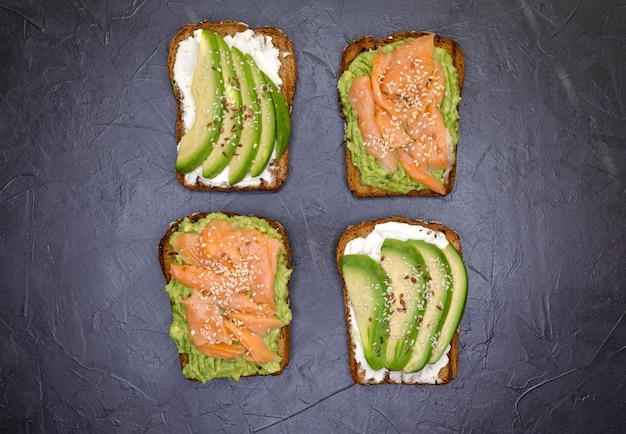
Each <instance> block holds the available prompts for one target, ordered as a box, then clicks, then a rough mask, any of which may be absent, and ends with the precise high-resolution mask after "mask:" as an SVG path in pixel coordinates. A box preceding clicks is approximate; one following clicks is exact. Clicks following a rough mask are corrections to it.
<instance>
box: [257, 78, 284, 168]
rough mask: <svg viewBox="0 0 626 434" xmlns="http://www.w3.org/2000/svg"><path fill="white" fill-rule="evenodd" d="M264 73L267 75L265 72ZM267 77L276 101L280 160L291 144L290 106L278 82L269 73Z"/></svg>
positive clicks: (277, 151) (277, 146)
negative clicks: (275, 82) (277, 84)
mask: <svg viewBox="0 0 626 434" xmlns="http://www.w3.org/2000/svg"><path fill="white" fill-rule="evenodd" d="M263 74H264V75H265V73H263ZM265 79H266V81H267V82H268V83H269V86H270V91H271V92H270V93H271V95H272V101H273V102H274V110H275V111H276V160H278V159H280V157H282V155H283V154H284V153H285V151H286V150H287V146H288V145H289V136H290V134H291V118H290V117H289V106H288V105H287V101H285V98H284V97H283V94H282V93H280V90H278V87H277V86H276V84H274V82H273V81H272V80H271V79H270V78H269V77H268V76H267V75H266V76H265Z"/></svg>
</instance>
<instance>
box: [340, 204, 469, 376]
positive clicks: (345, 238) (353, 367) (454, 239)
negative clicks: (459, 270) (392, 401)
mask: <svg viewBox="0 0 626 434" xmlns="http://www.w3.org/2000/svg"><path fill="white" fill-rule="evenodd" d="M387 222H397V223H406V224H408V225H419V226H423V227H426V228H429V229H432V230H434V231H437V232H441V233H442V234H443V235H445V237H446V239H447V240H448V242H449V243H450V244H451V245H452V246H453V247H454V248H455V249H456V251H457V252H459V255H462V251H461V242H460V239H459V235H458V234H457V233H456V232H455V231H453V230H452V229H450V228H448V227H446V226H444V225H443V224H441V223H438V222H434V221H429V222H425V221H421V220H410V219H407V218H405V217H399V216H392V217H388V218H384V219H380V220H374V221H366V222H362V223H359V224H357V225H354V226H350V227H349V228H347V229H346V230H345V231H344V232H343V234H342V235H341V237H340V238H339V241H338V242H337V248H336V251H335V261H336V264H337V268H338V270H339V275H340V276H341V282H342V284H343V300H344V307H345V311H346V326H347V331H348V355H349V363H350V376H351V377H352V379H353V380H354V382H355V383H357V384H362V385H365V386H369V385H374V384H409V385H431V384H430V383H398V382H397V381H395V380H394V379H392V378H391V377H390V376H389V375H388V374H387V375H385V377H384V378H383V380H382V381H374V380H373V379H367V378H366V375H365V369H364V368H363V367H362V366H361V365H360V364H359V362H358V361H357V360H356V358H355V350H356V344H355V343H354V342H353V341H352V334H351V333H350V329H351V327H352V323H351V320H350V305H349V303H350V302H349V298H348V292H347V289H346V284H345V281H344V279H343V273H342V267H341V260H342V258H343V252H344V251H345V249H346V245H347V244H348V242H350V241H351V240H353V239H355V238H365V237H367V235H368V234H369V233H370V232H372V231H373V230H374V227H375V226H376V225H377V224H380V223H387ZM458 346H459V330H458V329H457V331H456V333H455V334H454V337H453V338H452V341H451V342H450V351H449V352H448V359H449V360H448V364H447V365H446V366H444V367H443V368H441V369H440V370H439V374H438V379H437V382H436V384H437V385H441V384H446V383H449V382H450V381H451V380H452V379H453V378H454V377H456V374H457V366H458V357H459V349H458Z"/></svg>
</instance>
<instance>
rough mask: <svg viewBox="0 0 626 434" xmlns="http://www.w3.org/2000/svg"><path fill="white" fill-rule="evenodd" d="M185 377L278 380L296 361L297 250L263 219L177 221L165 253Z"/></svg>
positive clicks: (208, 216) (218, 215) (203, 216)
mask: <svg viewBox="0 0 626 434" xmlns="http://www.w3.org/2000/svg"><path fill="white" fill-rule="evenodd" d="M158 256H159V262H160V264H161V270H162V272H163V276H164V277H165V282H166V285H165V291H166V292H167V294H168V296H169V299H170V304H171V308H172V323H171V325H170V327H169V334H170V337H171V338H172V340H173V342H174V344H175V346H176V349H177V350H178V353H179V359H180V363H181V367H182V373H183V376H184V377H186V378H188V379H190V380H193V381H200V382H202V383H205V382H207V381H210V380H213V379H215V378H232V379H233V380H234V381H239V379H240V378H241V377H247V376H256V375H278V374H280V373H281V372H282V371H283V369H284V368H285V366H286V365H287V363H288V362H289V356H290V354H289V349H290V345H289V324H290V321H291V317H292V313H291V309H290V307H289V287H288V283H289V279H290V276H291V252H290V249H289V242H288V239H287V235H286V233H285V231H284V229H283V227H282V226H281V225H280V224H279V223H278V222H276V221H273V220H270V219H267V218H264V217H261V216H257V215H247V216H246V215H237V214H233V213H223V212H215V213H199V214H193V215H190V216H187V217H184V218H181V219H179V220H177V221H175V222H173V223H172V224H171V225H170V226H169V228H168V230H167V231H166V233H165V234H164V235H163V237H162V239H161V242H160V244H159V250H158Z"/></svg>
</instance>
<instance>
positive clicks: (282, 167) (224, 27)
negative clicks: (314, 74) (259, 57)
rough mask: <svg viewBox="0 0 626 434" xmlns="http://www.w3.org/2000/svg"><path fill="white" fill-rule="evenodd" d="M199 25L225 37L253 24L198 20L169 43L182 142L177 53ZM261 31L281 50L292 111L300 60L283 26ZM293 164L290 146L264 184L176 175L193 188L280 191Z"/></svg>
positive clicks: (283, 90) (285, 90) (283, 89)
mask: <svg viewBox="0 0 626 434" xmlns="http://www.w3.org/2000/svg"><path fill="white" fill-rule="evenodd" d="M197 29H206V30H210V31H212V32H214V33H216V34H218V35H220V36H222V37H224V36H227V35H230V36H232V35H234V34H235V33H239V32H244V31H246V30H248V29H250V27H249V26H248V25H247V24H244V23H240V22H235V21H219V22H211V21H202V22H200V23H197V24H185V25H184V26H183V27H182V28H181V29H180V30H179V31H178V32H176V34H175V35H174V37H173V38H172V41H171V42H170V46H169V52H168V57H167V66H168V72H169V78H170V83H171V85H172V90H173V92H174V98H175V99H176V143H177V144H178V143H179V142H180V139H181V137H182V136H183V134H184V133H185V130H184V126H183V120H182V119H183V104H182V100H181V93H180V89H179V88H178V86H177V84H176V82H175V81H174V63H175V62H176V53H177V50H178V45H179V44H180V42H181V41H183V40H185V39H187V38H189V37H192V36H193V32H195V31H196V30H197ZM251 30H252V31H253V32H254V33H255V34H257V35H263V36H269V37H271V38H272V44H274V46H275V47H276V48H278V50H279V58H280V61H281V64H280V69H279V71H278V75H279V76H280V78H281V80H282V81H283V83H282V85H280V86H278V87H279V89H280V93H281V94H282V95H283V97H284V98H285V101H286V102H287V105H288V106H289V113H291V110H292V105H293V98H294V95H295V92H296V81H297V78H298V76H297V69H296V67H297V64H296V56H295V53H294V49H293V44H292V42H291V39H289V37H288V36H287V35H286V34H285V33H283V32H282V31H281V30H279V29H276V28H273V27H259V28H256V29H251ZM288 168H289V146H287V149H286V151H285V152H284V153H283V155H282V156H281V158H280V159H279V160H278V161H274V162H273V163H270V165H269V166H268V169H269V170H270V172H271V173H272V179H271V181H270V182H265V181H262V182H261V184H260V185H255V186H247V187H242V186H237V185H235V186H226V187H224V186H215V187H214V186H209V185H206V184H203V183H201V182H200V181H197V182H195V183H187V182H186V181H185V175H184V174H182V173H180V172H178V171H177V172H176V179H177V180H178V182H179V183H180V184H182V185H183V186H184V187H186V188H188V189H189V190H213V191H236V190H263V191H276V190H278V188H279V187H280V186H281V185H282V184H283V182H285V180H286V179H287V170H288Z"/></svg>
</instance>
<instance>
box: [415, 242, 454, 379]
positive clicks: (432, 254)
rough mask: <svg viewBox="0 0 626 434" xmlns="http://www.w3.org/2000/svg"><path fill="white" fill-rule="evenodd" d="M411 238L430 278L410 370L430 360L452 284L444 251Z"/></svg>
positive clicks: (424, 364)
mask: <svg viewBox="0 0 626 434" xmlns="http://www.w3.org/2000/svg"><path fill="white" fill-rule="evenodd" d="M410 242H411V243H412V244H413V245H414V246H415V247H416V248H417V250H418V251H419V252H420V254H421V255H422V257H423V258H424V262H425V263H426V267H427V268H428V274H429V276H430V280H429V281H428V284H427V288H426V309H425V310H424V316H423V318H422V321H421V324H420V329H419V331H418V333H417V337H416V339H415V345H413V354H412V355H411V358H410V359H409V361H408V363H407V364H406V366H405V367H404V369H403V370H404V372H407V373H411V372H417V371H419V370H420V369H422V368H423V367H424V366H426V364H427V363H428V360H429V359H430V354H431V352H432V350H433V346H434V345H435V342H437V340H438V339H439V331H440V330H441V327H442V325H443V321H442V319H443V313H444V312H445V310H446V309H447V307H448V304H449V301H450V293H451V291H450V289H451V286H452V279H451V272H450V265H449V264H448V260H447V259H446V257H445V255H444V254H443V252H442V251H441V250H440V249H439V248H438V247H437V246H435V245H434V244H430V243H427V242H426V241H421V240H411V241H410Z"/></svg>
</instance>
